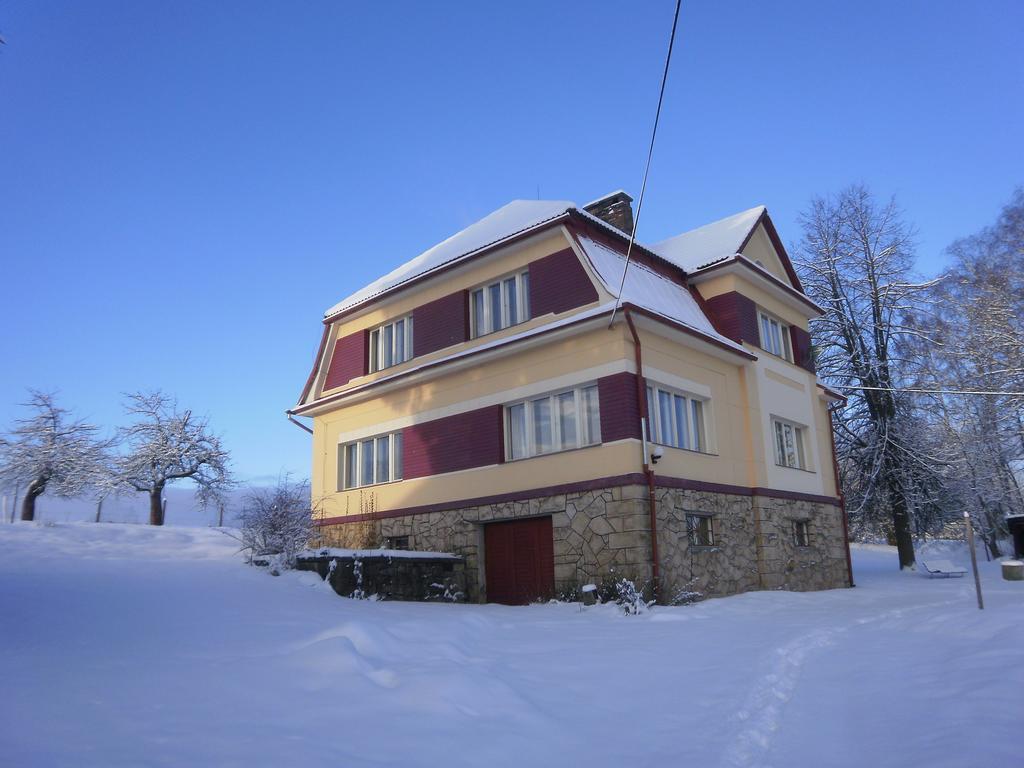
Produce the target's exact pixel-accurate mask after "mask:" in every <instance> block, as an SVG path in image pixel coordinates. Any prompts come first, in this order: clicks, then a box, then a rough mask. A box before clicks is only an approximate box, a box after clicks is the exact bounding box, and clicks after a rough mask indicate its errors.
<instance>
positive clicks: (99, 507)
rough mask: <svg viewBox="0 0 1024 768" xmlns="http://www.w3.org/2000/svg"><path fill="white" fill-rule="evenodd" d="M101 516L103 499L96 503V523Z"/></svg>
mask: <svg viewBox="0 0 1024 768" xmlns="http://www.w3.org/2000/svg"><path fill="white" fill-rule="evenodd" d="M101 514H103V499H100V500H99V501H97V502H96V522H97V523H98V522H99V521H100V515H101Z"/></svg>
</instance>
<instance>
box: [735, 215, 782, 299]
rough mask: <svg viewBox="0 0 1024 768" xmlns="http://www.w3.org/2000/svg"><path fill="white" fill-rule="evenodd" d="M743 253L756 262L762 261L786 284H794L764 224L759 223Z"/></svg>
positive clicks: (766, 267)
mask: <svg viewBox="0 0 1024 768" xmlns="http://www.w3.org/2000/svg"><path fill="white" fill-rule="evenodd" d="M741 253H742V254H743V255H744V256H746V257H747V258H748V259H750V260H751V261H753V262H754V263H757V262H758V261H760V262H761V264H762V265H763V266H764V268H765V269H767V270H768V271H769V272H771V273H772V274H773V275H775V277H777V278H779V280H781V281H782V282H784V283H785V284H786V285H789V286H792V285H793V283H792V281H790V279H789V275H787V274H786V268H785V267H783V266H782V259H780V258H779V255H778V253H776V251H775V246H774V245H772V240H771V238H770V237H768V233H767V232H766V231H765V228H764V225H763V224H758V225H757V229H755V230H754V234H752V235H751V236H750V240H748V241H747V244H746V245H745V246H744V248H743V250H742V251H741Z"/></svg>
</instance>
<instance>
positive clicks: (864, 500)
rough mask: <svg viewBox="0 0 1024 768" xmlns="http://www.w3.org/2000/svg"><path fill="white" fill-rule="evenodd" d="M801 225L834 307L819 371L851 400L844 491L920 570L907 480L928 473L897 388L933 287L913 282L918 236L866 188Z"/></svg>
mask: <svg viewBox="0 0 1024 768" xmlns="http://www.w3.org/2000/svg"><path fill="white" fill-rule="evenodd" d="M802 224H803V230H804V234H803V239H802V240H801V242H800V244H799V247H798V249H797V251H796V255H797V258H796V264H797V269H798V270H799V272H800V279H801V280H802V282H803V284H804V287H805V288H806V290H807V293H808V294H809V295H810V296H811V298H812V299H814V300H815V301H816V302H818V303H819V304H821V305H822V306H823V307H824V308H825V310H826V312H825V315H824V316H823V317H821V318H820V319H818V320H815V321H812V326H811V331H812V334H813V337H814V341H815V348H816V352H817V366H818V372H819V373H820V375H821V376H822V377H823V378H824V379H825V380H826V381H828V382H829V383H831V384H832V385H834V386H836V387H841V388H843V389H842V391H843V392H844V394H848V396H849V401H848V403H847V405H846V407H845V408H841V409H839V410H838V411H837V414H836V415H837V417H838V418H837V424H836V444H837V450H838V452H839V460H840V470H841V474H842V477H843V486H844V490H845V491H846V493H847V497H848V501H850V502H851V508H852V510H853V515H857V514H860V515H864V516H868V517H871V518H873V519H878V518H880V517H881V516H882V515H885V516H886V517H887V518H888V519H889V520H891V529H890V530H891V532H892V536H893V538H894V539H895V543H896V546H897V549H898V550H899V560H900V566H901V567H902V568H912V567H913V566H914V545H913V540H912V538H911V535H912V530H913V528H912V515H913V509H912V501H913V494H911V493H910V491H909V486H908V480H909V478H910V476H911V474H912V470H918V471H920V470H922V469H924V468H925V467H924V466H923V465H922V464H921V462H920V460H919V457H918V456H917V455H916V454H915V450H914V445H913V436H912V429H911V427H912V425H911V422H910V420H909V419H908V415H909V412H910V404H909V402H908V400H907V398H906V397H904V396H902V395H900V394H898V393H896V392H894V391H893V389H894V388H897V387H898V385H899V384H900V383H901V381H900V378H899V376H900V371H901V367H902V362H903V361H902V360H900V359H899V358H898V356H897V345H898V342H899V340H900V338H901V337H903V336H905V335H913V334H919V333H920V330H919V329H917V328H914V327H913V326H912V324H911V323H909V322H908V319H909V318H910V317H911V316H913V315H914V313H916V312H918V311H920V310H921V308H922V307H923V306H924V304H925V300H926V299H927V291H928V289H929V288H930V287H931V286H932V285H933V284H934V281H932V282H924V283H922V282H915V281H913V280H911V279H910V274H911V267H912V263H913V257H914V243H913V238H914V232H913V230H912V229H911V227H909V226H908V225H907V224H906V223H905V222H904V220H903V217H902V213H901V212H900V210H899V208H898V207H897V206H896V204H895V202H894V201H891V202H889V203H886V204H880V203H878V202H877V201H876V200H875V199H874V197H873V196H872V195H871V193H870V192H869V191H868V190H867V189H866V188H864V187H862V186H852V187H849V188H847V189H845V190H843V191H842V192H840V193H839V194H838V195H836V196H834V197H828V198H817V199H815V200H813V201H812V203H811V206H810V208H809V210H808V211H806V212H805V213H804V214H803V216H802ZM850 387H856V388H857V389H850ZM915 465H916V466H915Z"/></svg>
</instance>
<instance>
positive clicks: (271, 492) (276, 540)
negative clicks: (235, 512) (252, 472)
mask: <svg viewBox="0 0 1024 768" xmlns="http://www.w3.org/2000/svg"><path fill="white" fill-rule="evenodd" d="M239 520H240V521H241V526H242V543H243V544H244V545H245V547H246V548H247V549H248V550H249V551H250V553H251V554H253V555H279V556H280V558H281V560H282V561H284V563H285V564H286V565H291V564H292V563H293V562H294V561H295V555H296V553H298V552H299V551H300V550H302V549H304V548H305V547H306V546H308V544H309V537H310V533H311V530H312V525H313V507H312V504H311V503H310V492H309V483H308V482H294V481H292V480H291V478H289V477H288V476H285V477H283V478H281V479H280V480H279V481H278V483H277V485H276V486H274V487H273V488H253V489H251V490H250V491H249V492H248V493H247V494H246V495H245V498H244V499H243V501H242V511H241V513H240V514H239Z"/></svg>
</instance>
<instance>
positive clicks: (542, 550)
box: [484, 517, 555, 605]
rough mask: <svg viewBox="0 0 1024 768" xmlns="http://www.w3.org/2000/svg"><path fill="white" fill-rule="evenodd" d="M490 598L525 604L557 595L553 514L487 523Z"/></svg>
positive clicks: (486, 542)
mask: <svg viewBox="0 0 1024 768" xmlns="http://www.w3.org/2000/svg"><path fill="white" fill-rule="evenodd" d="M484 560H485V562H486V566H485V570H486V571H487V574H486V575H487V600H488V601H489V602H492V603H505V604H506V605H524V604H525V603H529V602H532V601H533V600H537V599H538V598H541V599H545V600H546V599H548V598H550V597H553V596H554V594H555V555H554V546H553V543H552V536H551V518H550V517H532V518H530V519H528V520H512V521H510V522H507V523H489V524H487V525H485V526H484Z"/></svg>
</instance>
